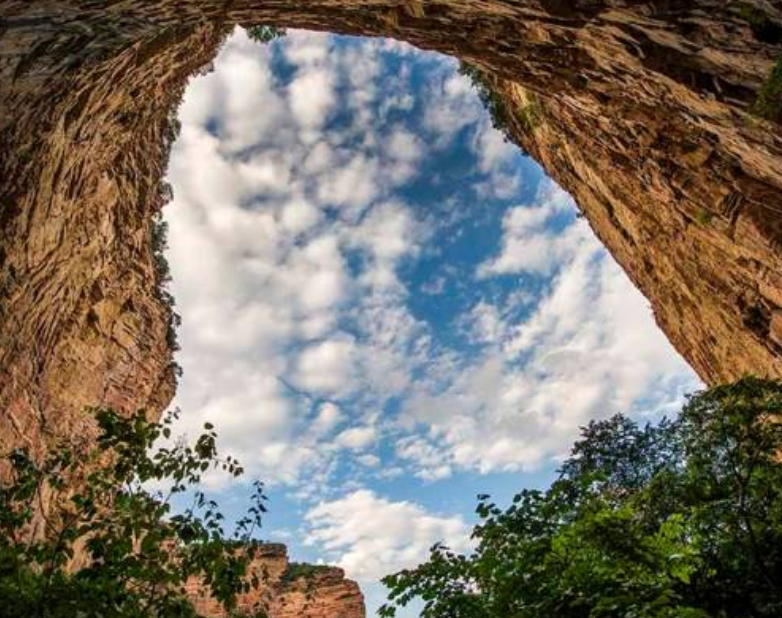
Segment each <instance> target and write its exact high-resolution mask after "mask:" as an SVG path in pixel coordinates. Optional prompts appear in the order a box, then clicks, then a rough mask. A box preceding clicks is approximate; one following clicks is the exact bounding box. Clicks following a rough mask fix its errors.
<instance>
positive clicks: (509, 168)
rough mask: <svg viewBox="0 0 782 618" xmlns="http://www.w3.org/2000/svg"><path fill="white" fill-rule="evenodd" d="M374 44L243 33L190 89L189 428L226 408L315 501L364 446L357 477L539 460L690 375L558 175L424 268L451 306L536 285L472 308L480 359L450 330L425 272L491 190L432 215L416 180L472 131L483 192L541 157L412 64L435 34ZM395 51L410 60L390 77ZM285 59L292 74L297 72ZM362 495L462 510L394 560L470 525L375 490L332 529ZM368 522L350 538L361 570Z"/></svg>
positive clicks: (449, 83)
mask: <svg viewBox="0 0 782 618" xmlns="http://www.w3.org/2000/svg"><path fill="white" fill-rule="evenodd" d="M361 45H362V46H361V47H360V48H359V47H358V46H357V45H342V46H338V45H335V44H334V42H333V39H332V38H331V37H330V36H329V35H320V34H317V35H316V34H305V33H295V32H294V33H291V34H289V35H288V36H287V37H286V38H285V39H284V40H282V41H278V42H276V43H274V44H273V45H271V46H266V47H259V46H258V45H256V44H254V43H252V42H250V41H249V40H248V39H247V38H246V37H245V36H244V35H243V34H241V33H238V34H236V35H235V36H234V37H232V38H231V39H230V40H229V41H228V42H227V44H226V46H225V48H224V50H223V52H222V53H221V55H220V57H219V58H218V59H217V62H216V65H215V66H216V70H215V72H213V73H211V74H209V75H206V76H202V77H200V78H198V79H197V80H195V81H194V82H193V84H192V85H191V86H190V87H189V88H188V91H187V94H186V96H185V101H184V104H183V108H182V110H181V114H180V118H181V120H182V124H183V128H182V134H181V137H180V139H179V140H178V141H177V143H176V145H175V147H174V151H173V155H172V160H171V164H170V169H169V179H170V181H171V182H172V184H173V185H174V192H175V200H174V202H173V203H172V204H171V205H170V206H169V207H168V208H167V210H166V217H167V220H168V221H169V223H170V228H171V233H170V253H169V260H170V262H171V267H172V271H173V275H174V283H173V292H174V295H175V297H176V298H177V302H178V305H179V311H180V312H181V313H182V314H183V326H182V328H181V330H180V341H181V346H182V352H181V354H180V356H179V362H180V363H181V364H182V365H183V367H184V370H185V375H184V378H183V381H182V383H181V387H180V390H179V393H178V395H177V400H176V404H177V405H179V406H181V407H182V408H183V410H184V412H185V414H184V415H183V421H182V427H183V428H184V429H186V430H188V431H195V430H196V428H197V427H198V426H199V425H200V424H201V423H202V422H204V421H211V422H214V423H215V424H216V426H217V428H218V432H219V435H220V436H221V438H220V439H221V447H223V448H224V449H225V450H229V451H231V452H233V453H234V454H235V455H237V456H238V457H239V458H240V459H241V460H242V461H243V463H245V464H246V468H247V469H248V471H249V472H250V474H253V475H259V476H262V477H263V478H264V479H265V480H267V481H269V482H271V483H286V484H289V485H294V486H295V487H296V491H297V492H299V495H301V496H304V497H306V498H307V499H311V498H313V496H314V495H315V494H314V493H313V492H314V491H315V490H314V489H311V488H312V487H315V488H320V489H322V488H326V489H327V490H328V489H329V483H328V482H327V481H328V479H329V475H332V474H333V473H334V471H335V469H337V468H338V467H339V462H340V461H341V459H340V458H343V459H344V458H347V457H351V458H352V461H355V462H356V464H357V465H355V466H353V468H354V469H356V470H358V472H356V474H366V475H377V476H378V477H384V478H391V477H395V476H400V475H402V474H410V473H412V474H415V475H416V476H418V477H419V478H422V479H425V480H427V481H430V482H434V481H437V480H438V479H442V478H445V477H447V476H449V475H451V474H454V473H456V472H458V471H461V470H477V471H480V472H484V473H489V472H493V471H498V470H520V469H530V468H534V467H535V466H537V465H540V464H541V463H542V462H544V461H548V460H549V459H550V458H551V457H556V456H558V455H559V454H561V453H562V452H563V450H565V449H566V448H567V445H568V444H569V441H570V440H571V439H572V438H573V437H574V436H575V434H576V432H577V428H578V426H579V425H581V424H584V423H586V422H587V421H588V420H589V419H590V418H595V417H602V416H606V415H608V414H612V413H614V412H617V411H627V410H631V411H636V412H637V413H644V411H645V410H647V409H648V410H655V409H659V408H660V407H663V406H665V405H668V404H669V403H670V399H671V397H672V396H674V397H675V394H676V393H677V392H680V391H681V390H682V389H683V388H685V387H686V386H690V385H691V384H692V383H693V382H692V374H691V373H690V372H688V370H687V369H686V367H685V366H684V364H683V363H682V361H681V360H680V359H679V358H678V357H677V356H676V354H675V353H674V352H673V351H672V350H671V348H670V346H669V345H668V344H667V342H665V340H664V339H663V338H662V336H661V335H660V333H659V331H657V330H656V328H655V326H654V323H653V319H652V316H651V313H650V311H649V308H648V307H647V305H646V303H645V301H644V300H643V298H642V297H641V296H640V294H639V293H638V292H637V291H636V290H635V289H634V288H633V287H632V285H631V284H630V283H629V281H628V280H627V278H626V277H625V276H624V274H623V273H622V272H621V271H620V270H619V269H618V267H617V266H616V265H615V264H614V263H613V261H612V260H611V259H610V258H609V257H608V256H607V255H606V254H605V252H604V251H603V250H602V249H601V248H600V246H599V244H598V243H597V241H596V240H595V239H594V237H593V235H592V234H591V232H590V231H589V229H588V228H587V226H586V225H585V224H583V222H581V221H577V220H574V217H573V205H572V201H571V200H570V198H569V197H568V196H567V195H566V194H564V192H562V191H561V190H559V189H558V188H556V187H555V185H553V183H548V182H546V183H544V184H543V185H542V186H541V188H540V191H539V193H538V195H537V197H536V199H535V200H534V201H533V203H531V204H522V205H519V206H517V207H513V208H510V209H508V210H507V214H506V215H505V216H504V218H503V222H502V236H501V239H500V241H499V246H498V250H497V251H496V253H495V254H493V255H491V257H490V258H488V259H487V260H485V261H484V262H483V263H482V264H481V265H480V266H479V267H478V268H477V269H476V270H475V272H469V271H465V270H464V269H461V270H459V269H455V268H450V267H449V268H443V269H441V271H440V272H438V273H437V274H436V275H434V276H433V277H432V279H431V280H430V281H426V282H419V285H418V286H417V288H418V289H419V290H420V291H421V292H422V293H423V294H424V295H427V296H428V297H429V299H430V300H433V299H434V297H438V296H439V297H443V296H444V294H443V292H444V291H448V293H449V296H450V295H451V293H453V294H454V296H456V295H458V294H460V293H464V294H466V293H467V292H469V291H470V290H471V289H472V288H476V289H477V288H480V287H481V286H483V285H488V284H494V283H496V282H498V281H504V282H506V283H507V282H508V281H509V280H511V281H514V282H516V284H517V286H518V288H519V289H518V291H517V293H514V294H507V295H505V296H500V297H498V296H496V295H493V296H485V297H480V298H477V299H476V300H475V302H473V303H471V304H470V311H469V312H467V313H466V314H464V315H462V316H461V317H460V318H459V319H458V321H457V325H458V326H461V331H462V332H463V333H466V336H467V338H468V339H469V343H470V345H471V346H473V347H472V348H470V353H469V354H465V353H464V352H463V351H461V350H460V349H459V348H458V346H455V347H449V346H450V345H451V344H450V342H443V341H442V340H440V339H438V336H437V333H435V330H434V328H433V326H432V324H430V323H428V322H427V320H426V318H425V317H422V316H421V315H420V314H417V313H415V312H414V311H413V310H412V308H411V302H412V301H413V300H419V299H416V298H414V297H413V294H411V290H410V289H409V287H410V280H409V279H406V278H405V277H404V276H403V273H404V272H405V267H406V266H408V265H410V264H411V263H412V260H414V259H415V258H418V257H420V256H426V257H431V256H432V255H434V254H435V253H436V252H437V251H438V250H439V249H438V248H436V247H433V246H430V245H432V244H433V243H431V242H430V241H431V240H432V239H434V238H435V237H438V236H437V235H438V234H439V235H440V236H439V237H438V238H444V237H445V236H447V234H445V233H444V232H443V230H449V232H448V233H450V231H451V230H453V231H454V237H456V236H458V234H459V233H461V230H460V229H457V228H458V225H457V224H458V223H459V222H460V221H461V220H462V219H460V217H464V216H466V215H465V213H466V212H467V207H466V206H465V205H464V204H462V203H460V202H458V200H457V201H455V202H452V201H448V200H446V201H445V202H444V204H443V206H442V208H441V209H440V210H437V211H436V212H434V213H429V214H428V215H427V214H426V213H421V212H420V211H417V210H416V204H415V203H413V200H412V198H411V197H410V196H409V194H405V193H404V191H405V190H406V189H407V188H408V187H409V186H410V183H413V182H415V181H417V180H420V178H421V173H422V170H423V169H427V168H426V161H427V158H429V157H432V156H437V155H438V154H439V153H441V151H442V149H443V148H445V147H446V146H448V145H449V144H452V143H454V140H455V138H456V136H457V135H459V134H460V132H462V131H464V130H467V132H468V133H469V139H468V143H469V144H470V145H471V146H472V151H473V154H474V156H475V160H474V161H475V170H474V171H475V173H476V175H477V176H478V177H479V178H478V180H477V182H476V184H475V189H476V194H477V195H479V196H481V195H483V196H490V197H492V198H498V197H499V198H501V197H503V196H507V195H509V194H510V192H514V194H515V192H517V191H518V187H519V184H518V183H519V179H518V176H517V175H516V172H517V170H516V167H514V166H517V164H518V160H514V159H513V150H512V148H511V147H510V146H508V145H507V144H506V143H504V142H503V141H502V139H501V136H500V135H499V134H498V133H496V132H495V131H493V130H492V129H491V128H490V127H489V124H488V120H487V119H486V117H485V114H484V113H483V112H482V111H481V108H480V104H479V102H478V100H477V97H476V95H475V93H474V91H473V90H472V87H471V85H470V83H469V81H468V80H466V79H465V78H464V77H463V76H460V75H458V74H456V73H455V72H454V66H455V65H454V63H453V61H451V60H442V59H441V60H437V61H436V62H432V63H431V65H427V67H428V70H430V72H429V73H428V75H429V77H430V78H431V79H429V80H428V81H427V84H426V86H424V87H422V89H421V90H419V91H412V90H411V83H412V82H411V80H412V77H411V70H410V64H409V63H408V64H405V62H401V60H400V59H406V60H410V59H416V61H422V62H423V60H421V56H420V54H421V52H417V51H414V50H412V49H411V48H409V47H406V46H404V45H401V44H398V43H395V42H389V41H368V42H365V43H362V44H361ZM383 54H394V55H395V57H396V59H397V60H399V61H400V62H399V64H400V65H401V68H399V69H398V70H396V69H395V70H394V72H393V74H391V75H389V74H388V72H383V62H384V61H385V60H384V56H383ZM281 58H282V59H284V61H285V63H286V66H287V67H288V68H289V69H290V70H289V71H285V72H282V73H281V72H279V71H275V68H274V67H275V62H277V61H280V59H281ZM275 59H276V60H275ZM427 62H429V61H427ZM283 73H284V75H283ZM381 79H382V80H383V81H382V83H381ZM381 85H382V88H381V87H380V86H381ZM421 99H424V100H425V103H426V105H422V104H421ZM413 110H419V111H420V113H416V114H411V112H412V111H413ZM400 112H404V113H405V114H406V116H405V117H406V118H407V120H405V121H404V122H402V121H401V120H400V117H401V116H400ZM429 169H430V170H431V169H432V168H429ZM427 181H431V183H432V185H433V186H434V185H435V184H436V181H437V179H436V178H428V179H427ZM402 195H404V197H402ZM474 208H478V205H474ZM473 212H475V211H473ZM449 226H450V227H449ZM530 281H533V282H534V283H535V286H537V287H535V286H532V287H528V285H527V284H528V283H530ZM663 387H664V388H663ZM656 392H657V393H663V395H660V396H656V395H655V394H654V393H656ZM671 393H674V394H673V395H671ZM391 404H393V405H391ZM389 409H393V412H390V411H389ZM389 444H390V445H392V446H391V448H390V449H384V448H382V447H383V446H384V445H389ZM389 451H391V453H392V454H390V455H389V454H388V452H389ZM381 453H382V460H381V458H380V457H381ZM381 464H382V465H381ZM362 480H363V477H362ZM305 481H310V483H309V484H308V483H307V482H305ZM341 482H344V483H351V482H355V479H345V478H342V479H341ZM356 496H358V497H356ZM318 497H321V496H320V494H319V495H318ZM348 498H350V499H351V500H353V501H354V502H355V504H356V505H359V506H361V505H364V506H366V505H367V504H369V505H374V506H378V508H381V509H384V511H383V512H387V513H391V514H393V516H394V517H396V516H397V514H398V513H400V512H401V513H403V514H407V515H410V516H411V517H412V518H413V519H414V520H415V521H417V522H419V523H420V522H421V521H429V522H430V523H431V521H434V522H440V523H439V524H438V525H439V526H440V527H439V528H438V527H437V525H434V524H432V525H430V526H429V527H426V526H424V525H423V524H421V526H419V527H416V526H417V525H418V524H416V525H415V526H413V525H411V526H408V527H406V528H405V527H402V528H401V529H402V532H399V535H398V536H395V537H394V538H393V539H391V540H386V541H384V542H386V543H388V544H389V545H388V552H390V553H387V554H383V556H387V557H381V558H377V560H380V561H381V562H383V566H382V569H383V571H388V570H393V569H392V568H389V567H388V564H391V563H394V564H397V563H399V564H401V563H402V562H404V561H405V560H406V558H404V560H403V557H404V556H406V554H405V553H404V551H403V548H402V545H403V544H404V541H403V540H402V539H403V533H404V534H413V535H420V534H423V533H422V532H421V530H422V529H425V530H430V531H431V530H434V531H437V532H443V531H445V532H448V531H449V530H450V532H453V530H451V529H449V528H448V527H447V526H445V525H444V524H442V521H450V520H448V518H445V520H443V519H442V518H440V519H438V518H436V517H435V518H434V519H433V520H430V519H426V518H427V517H430V516H429V515H428V514H426V513H425V512H424V511H423V510H421V509H420V507H416V506H415V505H412V504H408V503H389V502H388V501H385V500H383V499H381V498H378V497H377V496H376V495H374V494H371V492H370V493H369V495H367V494H366V493H363V494H361V493H358V492H357V493H356V494H351V496H349V497H347V498H344V499H343V501H342V502H340V501H336V502H331V503H329V502H324V503H323V504H322V505H321V509H320V511H318V513H319V515H318V516H317V517H316V516H313V517H316V518H315V519H313V520H312V523H313V525H314V526H315V531H317V530H321V533H320V534H321V535H327V533H326V532H324V531H323V530H325V529H326V528H329V526H330V527H333V526H331V524H329V525H328V526H325V527H324V526H321V523H323V522H327V521H328V517H329V513H332V512H336V511H333V510H329V509H330V508H331V509H336V508H337V507H338V505H343V506H344V500H348ZM351 504H352V503H351ZM399 505H401V506H399ZM389 517H391V515H389ZM400 525H401V524H400ZM427 525H429V524H427ZM329 529H330V528H329ZM364 534H365V535H366V538H365V537H363V536H362V537H357V538H356V539H353V540H351V542H350V543H347V544H344V543H343V544H340V543H337V541H335V540H333V539H332V540H331V541H329V542H331V543H337V544H336V545H333V547H332V550H333V551H334V552H336V553H337V554H338V555H339V556H343V555H344V556H345V561H346V564H353V565H358V558H353V557H351V556H355V555H357V554H355V551H358V552H359V554H361V552H364V551H368V549H366V548H368V547H370V545H369V544H368V538H369V532H366V533H364ZM395 534H396V533H395ZM427 534H429V533H427ZM313 535H314V536H313V537H312V539H313V542H315V543H321V542H323V543H325V542H326V540H327V538H331V537H328V536H318V535H317V534H316V532H313ZM431 536H432V539H431V540H432V541H435V540H438V539H436V538H434V536H435V532H431ZM424 537H425V538H426V539H429V537H428V536H426V535H424ZM340 538H341V537H340ZM427 543H429V540H427ZM422 544H423V543H422ZM354 546H355V547H354ZM416 547H417V546H416ZM356 548H358V549H356ZM362 548H364V549H362ZM354 550H355V551H354ZM411 551H412V553H413V554H415V555H416V556H418V555H419V554H418V553H416V552H417V551H418V550H415V551H413V550H411ZM362 555H363V554H362ZM368 564H370V567H367V568H370V569H374V570H373V571H372V572H375V573H379V572H381V566H379V565H375V566H371V565H372V563H371V562H370V563H368ZM351 568H355V569H358V568H359V566H353V567H351Z"/></svg>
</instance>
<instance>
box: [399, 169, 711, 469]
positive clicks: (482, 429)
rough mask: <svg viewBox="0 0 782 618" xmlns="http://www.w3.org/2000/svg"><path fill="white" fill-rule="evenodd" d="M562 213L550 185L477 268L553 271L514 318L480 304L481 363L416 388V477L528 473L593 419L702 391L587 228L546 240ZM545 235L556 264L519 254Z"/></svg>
mask: <svg viewBox="0 0 782 618" xmlns="http://www.w3.org/2000/svg"><path fill="white" fill-rule="evenodd" d="M565 203H566V200H565V198H563V197H562V195H561V193H560V192H559V191H558V190H554V189H552V188H551V186H550V185H549V186H544V187H543V189H542V191H541V192H540V197H539V203H538V204H536V205H535V206H532V207H525V208H524V209H515V210H512V211H510V212H511V213H512V214H511V215H510V219H511V220H510V222H508V221H507V220H506V225H505V226H504V238H503V242H502V250H501V256H500V258H498V259H495V260H494V261H493V262H491V263H490V266H489V267H485V266H484V268H483V269H482V276H484V277H486V276H490V275H492V274H495V273H506V272H529V271H535V272H539V271H541V270H544V269H545V270H551V271H552V272H553V273H554V278H553V279H552V281H551V284H550V288H549V291H548V292H547V293H544V294H543V295H542V296H541V297H540V299H539V301H538V303H537V306H536V307H534V309H533V310H532V311H531V313H525V314H524V315H523V316H522V317H521V318H516V319H510V318H508V317H507V316H508V315H509V313H510V311H511V310H512V309H513V307H508V306H500V305H496V304H492V303H489V302H487V301H484V302H481V303H479V304H478V305H477V306H476V307H475V308H474V310H473V312H472V314H471V316H470V318H469V319H468V322H471V325H470V326H471V332H472V334H473V336H474V337H475V340H476V341H477V342H481V343H484V344H485V348H484V352H483V354H482V355H481V357H480V358H479V359H477V360H475V361H472V362H464V361H463V362H460V363H458V364H457V365H456V366H455V367H450V368H447V369H446V371H444V372H443V373H442V374H441V378H440V379H439V380H435V379H430V380H428V381H419V382H417V383H416V386H415V388H414V391H413V394H412V396H411V397H410V398H409V399H408V400H407V402H406V404H405V407H404V410H403V413H402V416H401V419H400V420H401V422H402V423H403V426H405V427H407V428H408V430H411V428H412V427H415V426H420V425H422V426H424V427H426V428H428V437H426V438H424V437H419V438H417V439H415V440H410V441H401V442H400V443H399V444H400V446H399V448H398V454H399V456H400V457H402V458H403V459H406V460H408V461H412V462H414V466H415V468H414V469H415V471H416V474H417V475H418V476H420V477H421V478H424V479H431V478H437V477H438V476H440V475H447V474H448V472H450V470H451V469H452V468H456V469H472V470H477V471H479V472H482V473H488V472H493V471H517V470H532V469H534V468H536V467H537V466H539V465H540V464H541V463H543V462H544V461H547V460H548V459H550V458H552V457H558V456H560V455H562V454H564V453H565V452H566V451H567V449H568V448H569V445H570V444H571V443H572V440H573V439H574V438H575V437H576V436H577V433H578V429H579V427H580V426H583V425H585V424H587V423H588V422H589V420H591V419H596V418H605V417H607V416H610V415H612V414H614V413H617V412H634V413H636V414H641V415H643V414H647V413H650V412H654V411H656V410H660V409H667V408H670V407H671V402H672V400H677V399H678V398H680V397H681V394H682V393H683V392H685V391H687V390H691V389H693V388H694V387H696V386H697V384H698V382H697V380H696V379H695V377H694V375H693V373H692V372H691V370H690V369H689V368H688V367H687V366H686V365H685V363H684V362H683V361H682V359H681V358H680V357H679V356H678V354H676V352H675V351H674V350H673V349H672V348H671V346H670V345H669V344H668V342H667V341H665V339H664V337H662V335H661V334H660V332H659V331H658V330H657V328H656V326H655V324H654V320H653V317H652V314H651V311H650V310H649V307H648V304H647V302H646V300H645V299H644V298H643V297H642V296H641V294H640V293H639V292H638V290H636V289H635V288H634V287H633V285H632V284H631V283H630V281H629V280H628V279H627V277H626V275H625V274H624V273H623V272H622V271H621V270H620V269H619V267H618V266H617V265H616V263H615V262H614V261H613V260H612V259H611V258H610V256H608V255H607V253H606V252H605V250H604V249H603V248H602V247H601V246H600V244H599V243H598V241H597V240H596V239H595V238H594V236H593V235H592V234H591V233H590V232H589V230H588V228H587V226H586V224H585V223H584V222H582V221H580V220H578V221H575V222H573V223H571V224H570V225H569V226H567V228H566V229H565V230H564V231H563V232H562V233H561V234H559V235H558V236H556V237H551V238H548V236H549V234H548V232H545V231H544V228H543V222H545V221H547V220H548V219H549V217H550V216H551V213H552V212H560V210H561V209H562V208H563V207H564V204H565ZM541 236H545V237H546V240H547V243H546V244H545V247H546V250H545V251H544V252H543V255H544V256H545V259H546V260H549V261H550V263H549V264H544V260H543V258H541V259H538V257H535V258H534V259H532V258H531V257H529V254H527V255H526V257H525V254H524V251H525V250H526V248H527V247H528V246H529V245H528V244H527V241H528V240H529V239H530V238H537V237H541ZM515 247H519V250H518V251H515ZM552 247H554V248H553V249H552ZM511 249H514V250H513V251H511ZM511 254H512V255H513V260H515V261H513V262H512V264H511V258H510V257H509V256H510V255H511Z"/></svg>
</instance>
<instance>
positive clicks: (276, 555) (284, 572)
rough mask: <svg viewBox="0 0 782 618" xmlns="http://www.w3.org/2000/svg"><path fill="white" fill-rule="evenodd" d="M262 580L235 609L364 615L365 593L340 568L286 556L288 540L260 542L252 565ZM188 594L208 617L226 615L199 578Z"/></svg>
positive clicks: (275, 615)
mask: <svg viewBox="0 0 782 618" xmlns="http://www.w3.org/2000/svg"><path fill="white" fill-rule="evenodd" d="M250 570H251V573H254V574H255V575H257V576H258V578H259V579H260V580H261V585H260V586H259V587H258V588H257V589H255V590H252V591H251V592H249V593H247V594H243V595H240V596H239V599H238V605H237V608H236V609H237V610H239V611H240V612H243V613H246V614H247V615H248V616H259V617H263V616H266V618H364V617H365V615H366V613H365V609H364V597H363V595H362V594H361V590H360V589H359V587H358V584H357V583H356V582H354V581H351V580H349V579H345V573H344V571H343V570H342V569H338V568H336V567H329V566H313V565H306V564H295V563H290V562H288V556H287V551H286V548H285V546H284V545H280V544H277V543H269V544H266V545H263V546H261V548H260V551H259V553H258V556H257V557H256V558H255V560H254V561H253V562H252V564H251V566H250ZM188 597H189V598H190V600H191V601H192V602H193V604H194V606H195V608H196V611H197V612H198V613H199V614H201V615H202V616H206V617H207V618H225V617H226V616H227V614H226V612H225V610H224V609H223V608H222V606H221V605H220V604H219V603H218V602H217V601H215V600H214V599H213V598H211V597H210V596H209V594H208V590H205V589H204V588H203V587H202V586H201V585H200V582H198V581H195V580H194V581H192V582H190V583H189V584H188Z"/></svg>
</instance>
